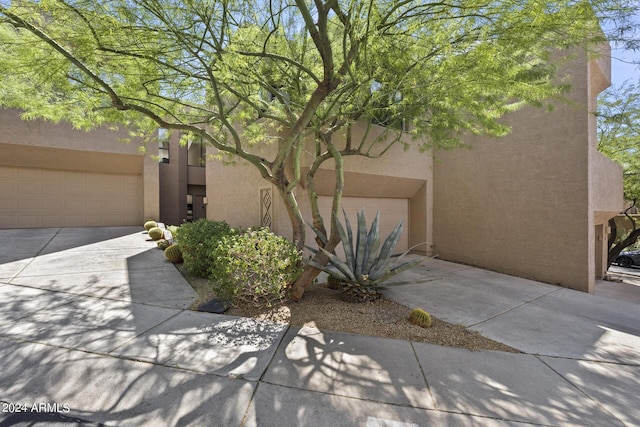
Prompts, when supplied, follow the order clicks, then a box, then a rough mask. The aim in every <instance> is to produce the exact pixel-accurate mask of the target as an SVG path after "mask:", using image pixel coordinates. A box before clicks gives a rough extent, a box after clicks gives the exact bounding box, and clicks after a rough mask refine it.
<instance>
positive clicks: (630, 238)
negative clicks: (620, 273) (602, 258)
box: [607, 228, 640, 268]
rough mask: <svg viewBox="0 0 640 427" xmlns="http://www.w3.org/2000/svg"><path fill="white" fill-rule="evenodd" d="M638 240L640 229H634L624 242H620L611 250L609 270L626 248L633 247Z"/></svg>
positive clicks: (608, 259) (608, 263) (608, 260)
mask: <svg viewBox="0 0 640 427" xmlns="http://www.w3.org/2000/svg"><path fill="white" fill-rule="evenodd" d="M638 238H640V228H636V229H634V230H633V231H632V232H631V233H629V235H628V236H627V237H626V238H625V239H624V240H621V241H619V242H618V243H617V244H616V245H615V246H614V247H612V248H611V249H609V254H608V257H607V268H608V267H611V264H612V263H613V262H614V261H615V260H616V258H618V256H619V255H620V252H622V250H623V249H624V248H626V247H627V246H631V245H633V244H634V243H635V242H636V241H637V240H638Z"/></svg>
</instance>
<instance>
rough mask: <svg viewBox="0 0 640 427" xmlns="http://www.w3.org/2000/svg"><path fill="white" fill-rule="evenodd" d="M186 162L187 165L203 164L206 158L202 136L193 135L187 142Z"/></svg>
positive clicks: (205, 148)
mask: <svg viewBox="0 0 640 427" xmlns="http://www.w3.org/2000/svg"><path fill="white" fill-rule="evenodd" d="M187 150H188V156H187V164H188V165H189V166H204V164H205V162H206V159H207V147H206V145H205V144H204V142H203V140H202V137H194V138H192V139H190V140H189V142H188V143H187Z"/></svg>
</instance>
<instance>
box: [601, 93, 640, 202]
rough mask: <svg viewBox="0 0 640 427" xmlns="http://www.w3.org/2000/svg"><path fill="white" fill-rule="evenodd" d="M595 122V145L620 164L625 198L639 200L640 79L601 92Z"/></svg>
mask: <svg viewBox="0 0 640 427" xmlns="http://www.w3.org/2000/svg"><path fill="white" fill-rule="evenodd" d="M597 123H598V149H599V150H600V152H602V153H603V154H605V155H606V156H607V157H609V158H610V159H611V160H614V161H615V162H617V163H618V164H620V165H621V166H622V169H623V174H624V175H623V177H624V195H625V198H626V199H627V200H630V201H634V200H635V201H640V81H639V82H638V83H636V84H629V83H626V84H623V85H622V86H621V87H618V88H615V87H612V88H610V89H608V90H606V91H605V92H603V93H602V94H601V95H600V98H599V100H598V113H597Z"/></svg>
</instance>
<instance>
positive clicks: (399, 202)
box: [318, 196, 409, 255]
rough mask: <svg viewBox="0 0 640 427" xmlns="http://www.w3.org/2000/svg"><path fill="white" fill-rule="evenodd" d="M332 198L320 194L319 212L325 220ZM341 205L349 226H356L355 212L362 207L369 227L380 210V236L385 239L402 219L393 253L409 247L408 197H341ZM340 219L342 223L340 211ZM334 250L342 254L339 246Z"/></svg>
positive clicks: (328, 216)
mask: <svg viewBox="0 0 640 427" xmlns="http://www.w3.org/2000/svg"><path fill="white" fill-rule="evenodd" d="M332 202H333V198H332V197H329V196H320V197H319V198H318V205H319V207H320V213H321V214H322V217H323V218H324V219H325V221H328V220H329V218H330V215H331V204H332ZM342 207H343V208H344V210H345V211H346V212H347V216H348V217H349V222H350V223H351V227H352V228H354V229H355V227H357V225H356V224H357V219H356V212H358V211H361V210H362V209H363V208H364V210H365V213H366V217H367V227H368V228H369V227H371V223H372V222H373V219H374V218H375V216H376V213H377V212H378V211H380V236H381V238H382V239H385V238H386V237H387V236H388V235H389V233H391V231H392V230H393V229H394V227H395V226H396V225H397V224H398V222H399V221H400V220H401V219H402V220H404V222H403V229H402V235H401V237H400V241H399V242H398V246H397V247H396V251H395V253H402V252H404V251H406V250H407V249H408V247H409V199H391V198H374V197H343V198H342ZM340 220H341V222H343V223H344V219H343V215H342V213H340ZM339 249H340V250H336V253H337V254H338V255H341V254H342V251H341V248H339Z"/></svg>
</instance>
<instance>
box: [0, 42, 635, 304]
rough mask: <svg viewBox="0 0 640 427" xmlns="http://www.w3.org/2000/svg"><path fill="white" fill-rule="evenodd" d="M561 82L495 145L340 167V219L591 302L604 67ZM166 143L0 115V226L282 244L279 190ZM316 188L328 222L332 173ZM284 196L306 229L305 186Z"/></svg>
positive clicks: (603, 204) (596, 265) (599, 266)
mask: <svg viewBox="0 0 640 427" xmlns="http://www.w3.org/2000/svg"><path fill="white" fill-rule="evenodd" d="M568 70H569V71H570V74H571V79H572V85H573V91H572V93H571V95H570V96H571V100H572V101H573V102H572V103H562V104H558V106H557V108H556V110H555V111H554V112H553V113H548V112H545V111H540V110H536V109H523V110H521V111H518V112H517V113H514V114H511V115H510V116H508V117H506V118H505V120H506V122H507V123H508V124H510V125H511V126H512V127H513V132H512V133H511V135H509V136H507V137H505V138H502V139H489V138H479V137H474V138H467V139H466V140H465V142H466V143H467V145H468V147H469V149H458V150H455V151H451V152H436V153H430V154H425V153H419V152H418V151H417V150H409V151H403V150H402V148H401V147H399V146H398V147H396V148H397V149H394V150H391V151H390V152H389V153H387V155H385V156H384V157H382V158H380V159H377V160H372V159H362V158H351V157H347V158H345V171H346V172H345V189H344V199H343V205H344V208H345V210H346V211H347V212H348V214H349V215H354V214H355V211H356V210H360V209H362V208H365V209H366V211H367V212H368V213H369V215H368V217H369V218H370V219H372V218H373V215H374V214H375V212H376V211H380V214H381V219H382V232H383V233H385V232H388V231H390V230H391V229H392V228H393V226H395V224H396V223H397V222H398V221H399V220H400V219H403V220H404V222H405V227H404V232H403V236H402V239H401V242H400V244H399V248H398V249H399V250H403V249H406V248H409V247H411V246H414V245H416V244H420V243H424V245H422V246H420V247H418V250H420V251H421V252H425V253H427V254H430V255H437V256H439V257H440V258H441V259H447V260H452V261H457V262H462V263H467V264H471V265H477V266H481V267H485V268H489V269H492V270H496V271H501V272H505V273H508V274H514V275H518V276H522V277H527V278H532V279H535V280H541V281H544V282H548V283H554V284H558V285H561V286H567V287H571V288H574V289H579V290H582V291H586V292H588V291H592V290H593V286H594V284H595V280H596V278H598V277H602V275H603V273H604V271H605V268H606V237H607V227H606V222H607V219H608V218H609V217H612V216H615V215H616V214H617V213H619V212H620V210H621V209H622V204H623V200H622V170H621V168H620V167H619V166H617V165H616V164H614V163H613V162H611V161H609V160H608V159H606V158H604V157H603V156H602V155H601V154H599V153H598V152H597V150H596V127H595V118H594V116H593V114H591V113H590V111H593V110H594V107H595V99H596V95H597V94H598V93H599V92H600V91H601V90H603V89H604V88H606V87H607V86H608V85H609V78H610V76H609V72H610V64H609V61H608V57H607V55H604V56H603V57H602V58H601V59H599V60H597V61H589V60H588V59H587V56H586V54H583V55H579V57H578V58H577V59H576V60H575V61H574V62H573V63H572V64H571V65H570V67H569V68H568ZM171 138H172V139H171V140H168V139H167V140H164V139H163V138H160V140H161V141H163V142H162V143H161V144H160V147H159V149H158V148H156V147H153V150H150V152H148V155H147V156H143V155H141V154H140V153H139V152H138V148H137V147H136V146H135V144H131V145H127V144H123V143H121V142H118V135H117V134H115V133H113V132H110V131H107V130H102V129H101V130H97V131H94V132H91V133H84V132H80V131H76V130H73V129H71V128H70V127H69V126H67V125H64V124H61V125H52V124H48V123H44V122H38V121H35V122H24V121H21V120H20V119H19V114H18V112H16V111H10V110H0V227H2V228H10V227H53V226H56V227H58V226H95V225H129V224H141V223H142V221H143V219H144V218H159V219H160V220H162V221H164V222H166V223H170V224H171V223H173V224H175V223H180V222H182V221H183V220H188V219H196V218H199V217H207V218H210V219H218V220H225V221H227V222H229V223H230V224H231V225H233V226H253V225H268V226H270V227H271V228H272V229H273V230H274V231H276V232H277V233H280V234H282V235H285V236H290V235H291V226H290V223H289V219H288V217H287V214H286V212H285V209H284V206H283V205H282V203H281V201H280V200H279V196H278V194H277V192H276V191H275V189H274V188H272V187H271V185H270V184H269V183H268V182H266V181H264V180H263V179H262V178H261V177H260V176H259V174H258V173H257V171H255V169H254V168H253V167H252V166H250V165H248V164H243V163H242V162H241V161H239V162H238V163H237V164H235V165H226V166H225V165H223V164H222V163H220V162H214V161H208V162H207V163H206V166H203V164H202V163H201V161H200V160H201V159H202V158H203V156H204V154H205V153H203V152H202V151H201V149H200V146H199V144H196V143H194V144H189V145H187V146H180V145H179V144H178V141H177V138H178V136H177V135H172V136H171ZM156 150H157V151H156ZM158 158H160V162H158ZM305 161H307V162H308V159H307V160H303V167H305V166H306V167H308V166H309V165H308V164H306V165H305V163H304V162H305ZM330 166H331V163H330V162H327V167H330ZM316 179H317V190H318V192H319V194H320V196H321V197H320V204H321V206H322V209H323V210H324V212H325V213H327V214H328V212H329V209H330V204H331V196H332V189H333V181H332V180H333V174H332V171H331V170H330V169H323V170H321V171H320V172H319V173H318V174H317V178H316ZM295 191H296V193H297V196H298V200H299V202H300V203H301V208H302V210H303V213H304V214H305V215H306V218H309V208H308V206H307V205H306V203H307V200H306V197H305V191H306V190H305V186H304V183H302V184H301V185H300V186H298V188H296V190H295ZM325 218H327V217H325ZM308 234H312V233H311V232H309V233H308ZM312 237H313V236H309V237H308V238H309V242H311V238H312Z"/></svg>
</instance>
